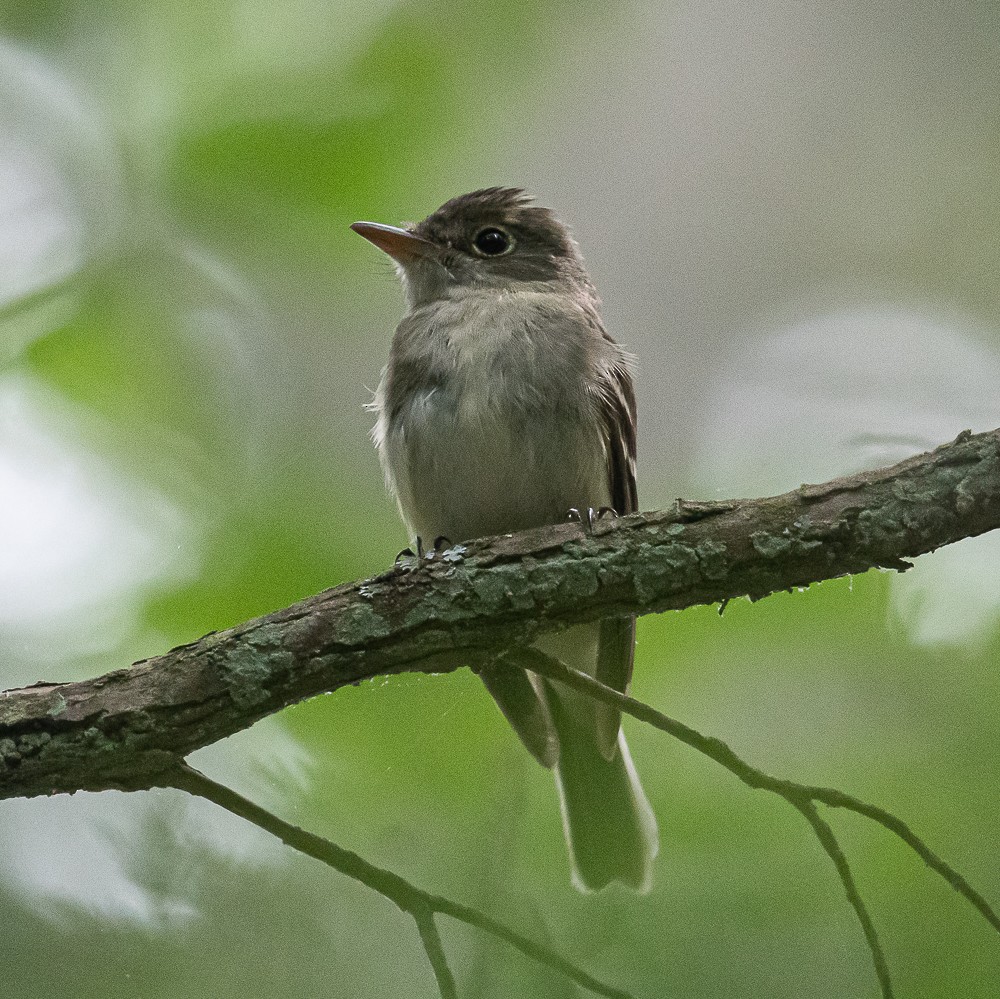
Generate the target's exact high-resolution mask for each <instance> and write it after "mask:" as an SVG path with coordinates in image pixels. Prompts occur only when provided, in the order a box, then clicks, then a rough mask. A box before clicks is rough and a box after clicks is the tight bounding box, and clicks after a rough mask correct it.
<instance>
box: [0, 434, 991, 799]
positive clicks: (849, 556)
mask: <svg viewBox="0 0 1000 999" xmlns="http://www.w3.org/2000/svg"><path fill="white" fill-rule="evenodd" d="M998 526H1000V430H995V431H991V432H989V433H985V434H978V435H972V434H970V433H969V432H968V431H966V432H964V433H962V434H960V435H959V437H958V438H957V439H956V440H955V441H954V442H953V443H951V444H947V445H944V446H942V447H940V448H938V449H937V450H935V451H933V452H929V453H928V454H924V455H919V456H917V457H914V458H910V459H908V460H907V461H904V462H901V463H900V464H898V465H895V466H893V467H892V468H887V469H880V470H877V471H873V472H863V473H861V474H859V475H854V476H850V477H847V478H841V479H834V480H833V481H831V482H828V483H826V484H824V485H820V486H801V487H800V488H799V489H796V490H794V491H793V492H789V493H785V494H783V495H781V496H775V497H770V498H766V499H758V500H734V501H730V502H724V503H689V502H684V501H680V500H678V501H677V503H676V504H675V506H674V508H673V509H671V510H669V511H665V512H660V513H647V514H634V515H630V516H628V517H623V518H621V519H620V520H618V521H611V522H607V521H602V522H599V523H598V525H597V527H596V529H595V531H594V533H593V534H592V535H587V534H585V533H584V531H583V528H582V526H581V525H580V524H572V523H567V524H559V525H555V526H552V527H546V528H539V529H537V530H532V531H525V532H522V533H520V534H514V535H504V536H501V537H497V538H486V539H483V540H480V541H475V542H471V543H470V544H468V545H456V546H454V547H453V548H451V549H449V550H448V551H445V552H442V553H437V554H436V555H434V557H432V558H428V559H427V560H425V561H422V562H420V563H419V564H417V565H416V566H415V567H414V566H412V565H410V566H396V567H394V568H393V569H391V570H390V571H389V572H387V573H385V574H383V575H381V576H378V577H376V578H374V579H369V580H365V581H360V582H353V583H348V584H345V585H343V586H339V587H336V588H335V589H332V590H327V591H326V592H324V593H321V594H319V595H318V596H315V597H311V598H309V599H308V600H303V601H302V602H300V603H297V604H294V605H293V606H291V607H288V608H286V609H284V610H281V611H278V612H276V613H274V614H269V615H267V616H266V617H262V618H258V619H256V620H253V621H248V622H246V623H244V624H241V625H238V626H237V627H235V628H230V629H228V630H227V631H223V632H219V633H213V634H210V635H206V636H205V637H204V638H201V639H199V640H198V641H197V642H194V643H192V644H190V645H185V646H181V647H180V648H177V649H173V650H171V651H170V652H168V653H166V654H165V655H162V656H158V657H156V658H154V659H148V660H143V661H141V662H139V663H136V664H135V665H134V666H133V667H131V668H130V669H125V670H116V671H114V672H111V673H107V674H105V675H104V676H101V677H97V678H95V679H93V680H85V681H81V682H74V683H61V684H52V683H41V684H35V685H33V686H31V687H25V688H21V689H17V690H10V691H6V692H4V693H3V694H0V798H7V797H18V796H31V795H38V794H52V793H58V792H73V791H76V790H93V791H96V790H103V789H106V788H119V789H122V790H137V789H141V788H147V787H151V786H156V785H157V784H159V783H164V782H165V775H167V774H169V773H170V771H171V770H172V769H173V768H174V767H175V766H176V762H177V760H178V759H180V758H183V757H184V756H186V755H188V754H189V753H191V752H192V751H194V750H195V749H198V748H200V747H202V746H205V745H208V744H210V743H212V742H215V741H217V740H219V739H221V738H224V737H225V736H228V735H231V734H232V733H234V732H236V731H239V730H240V729H243V728H247V727H249V726H250V725H252V724H253V723H254V722H255V721H257V720H258V719H260V718H262V717H264V716H265V715H268V714H271V713H273V712H275V711H279V710H280V709H281V708H283V707H285V706H287V705H289V704H293V703H296V702H298V701H301V700H304V699H306V698H309V697H313V696H315V695H317V694H319V693H323V692H326V691H330V690H335V689H337V688H338V687H341V686H344V685H345V684H349V683H358V682H359V681H361V680H364V679H367V678H370V677H373V676H378V675H381V674H389V673H397V672H403V671H425V672H446V671H450V670H453V669H456V668H458V667H459V666H462V665H472V666H474V667H475V666H479V665H482V664H483V663H484V662H487V661H489V660H490V659H493V658H495V656H496V655H498V654H499V653H500V652H502V651H503V650H504V649H505V648H508V647H510V646H512V645H522V646H523V645H527V644H529V643H530V642H531V641H533V640H534V638H535V637H536V636H537V634H538V633H539V632H540V631H544V630H547V629H551V628H561V627H565V626H566V625H569V624H572V623H575V622H579V621H586V620H593V619H596V618H599V617H601V616H604V615H608V614H629V613H638V614H646V613H651V612H656V611H663V610H667V609H679V608H683V607H689V606H692V605H694V604H701V603H713V602H715V601H726V600H728V599H731V598H733V597H737V596H742V595H749V596H750V597H751V598H754V599H757V598H760V597H763V596H765V595H767V594H768V593H771V592H774V591H776V590H783V589H788V588H790V587H794V586H804V585H807V584H809V583H811V582H814V581H817V580H821V579H830V578H833V577H836V576H842V575H845V574H849V573H859V572H864V571H865V570H867V569H870V568H872V567H875V566H880V567H886V568H893V569H899V570H902V569H905V568H908V563H906V562H905V561H904V560H905V559H907V558H912V557H914V556H916V555H920V554H922V553H924V552H928V551H932V550H933V549H935V548H938V547H940V546H942V545H946V544H949V543H951V542H954V541H958V540H960V539H962V538H966V537H972V536H975V535H978V534H982V533H984V532H985V531H988V530H992V529H993V528H996V527H998Z"/></svg>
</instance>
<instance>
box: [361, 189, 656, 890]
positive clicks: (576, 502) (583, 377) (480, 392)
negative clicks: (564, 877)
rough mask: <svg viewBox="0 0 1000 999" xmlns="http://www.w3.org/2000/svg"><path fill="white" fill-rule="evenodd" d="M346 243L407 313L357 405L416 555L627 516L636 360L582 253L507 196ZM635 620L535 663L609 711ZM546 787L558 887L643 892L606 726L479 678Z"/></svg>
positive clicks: (636, 806) (516, 681) (543, 690)
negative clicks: (600, 689) (558, 669)
mask: <svg viewBox="0 0 1000 999" xmlns="http://www.w3.org/2000/svg"><path fill="white" fill-rule="evenodd" d="M351 228H352V229H353V230H354V231H355V232H357V233H358V234H359V235H361V236H363V237H364V238H365V239H367V240H369V241H370V242H371V243H373V244H374V245H375V246H376V247H378V248H379V249H380V250H382V251H384V252H385V253H386V254H388V255H389V256H390V257H391V258H392V260H393V261H394V263H395V266H396V270H397V272H398V275H399V277H400V278H401V279H402V284H403V287H404V292H405V299H406V312H405V315H404V316H403V318H402V320H401V322H400V323H399V325H398V326H397V328H396V331H395V334H394V336H393V338H392V344H391V347H390V350H389V358H388V363H387V365H386V367H385V369H384V370H383V372H382V377H381V381H380V383H379V386H378V389H377V390H376V392H375V394H374V399H373V401H372V403H371V404H370V409H371V410H372V411H373V412H374V413H375V414H376V423H375V427H374V429H373V431H372V437H373V440H374V442H375V445H376V447H377V449H378V453H379V456H380V459H381V464H382V467H383V470H384V473H385V478H386V483H387V486H388V488H389V491H390V492H391V494H392V495H393V496H394V497H395V499H396V502H397V505H398V508H399V512H400V515H401V517H402V519H403V522H404V524H405V525H406V527H407V529H408V531H409V533H410V537H411V540H413V541H415V543H416V550H417V553H418V554H420V553H421V551H422V550H423V546H425V545H431V544H433V543H434V542H435V541H436V540H445V541H446V542H447V543H449V544H454V543H458V542H462V541H466V540H470V539H473V538H479V537H483V536H487V535H495V534H503V533H508V532H514V531H519V530H523V529H527V528H532V527H538V526H542V525H546V524H553V523H557V522H560V521H564V520H565V519H566V517H567V515H568V514H569V512H570V511H583V512H584V519H585V520H586V519H589V518H592V517H593V511H595V510H597V511H602V510H609V511H612V512H613V513H617V514H628V513H632V512H634V511H636V510H637V509H638V506H637V502H638V501H637V492H636V400H635V392H634V388H633V379H632V371H633V366H634V359H633V358H632V356H631V355H630V354H629V353H628V352H627V351H626V350H625V349H624V348H623V347H622V346H621V345H620V344H619V343H618V342H617V341H615V340H614V339H613V338H612V337H611V335H610V334H609V333H608V332H607V330H606V329H605V327H604V323H603V321H602V319H601V314H600V299H599V298H598V295H597V292H596V290H595V288H594V285H593V282H592V281H591V279H590V276H589V274H588V272H587V268H586V266H585V264H584V260H583V257H582V255H581V253H580V249H579V247H578V245H577V243H576V242H575V240H574V239H573V237H572V235H571V234H570V231H569V229H568V228H567V226H565V225H564V224H563V223H562V222H561V221H559V219H558V218H557V217H556V216H555V214H554V213H553V212H552V211H551V210H550V209H548V208H544V207H540V206H538V205H536V204H535V202H534V199H533V198H532V197H531V196H529V195H528V194H527V193H525V191H524V190H523V189H521V188H517V187H488V188H484V189H481V190H477V191H473V192H471V193H469V194H463V195H460V196H458V197H455V198H452V199H451V200H449V201H447V202H446V203H445V204H443V205H442V206H441V207H440V208H438V209H437V210H436V211H434V212H433V213H432V214H430V215H428V216H427V218H425V219H424V220H423V221H422V222H419V223H417V224H413V223H408V224H406V225H403V226H392V225H384V224H381V223H375V222H355V223H354V224H353V225H352V226H351ZM634 646H635V619H634V617H626V618H620V617H619V618H607V619H605V620H602V621H600V622H596V623H587V624H582V625H574V626H571V627H569V628H567V629H565V630H563V631H561V632H552V633H546V634H543V635H542V636H541V637H540V638H539V639H538V640H537V642H536V643H535V647H536V648H537V649H538V650H539V651H541V652H542V653H544V654H545V655H548V656H552V657H554V658H556V659H559V660H560V661H562V662H565V663H566V664H567V665H570V666H573V667H575V668H577V669H580V670H583V671H584V672H586V673H588V674H590V675H592V676H595V677H596V678H597V679H598V680H600V681H602V682H603V683H605V684H608V685H609V686H611V687H614V688H615V689H616V690H619V691H621V692H623V693H625V692H627V690H628V687H629V683H630V681H631V676H632V666H633V655H634ZM480 676H481V677H482V679H483V681H484V683H485V685H486V688H487V690H488V691H489V693H490V694H491V695H492V697H493V698H494V700H495V701H496V703H497V705H498V706H499V707H500V710H501V711H502V712H503V714H504V715H505V716H506V718H507V720H508V721H509V723H510V724H511V726H512V728H513V729H514V731H515V732H516V733H517V735H518V736H519V737H520V739H521V741H522V742H523V743H524V745H525V747H526V748H527V749H528V751H529V752H530V753H531V755H532V756H534V758H535V759H536V760H538V762H539V763H541V764H542V765H543V766H545V767H547V768H550V769H552V770H553V771H554V773H555V778H556V785H557V788H558V792H559V801H560V807H561V813H562V820H563V828H564V831H565V834H566V840H567V844H568V848H569V856H570V865H571V880H572V883H573V884H574V885H575V886H576V887H577V888H578V889H580V890H581V891H583V892H586V893H590V892H596V891H600V890H601V889H603V888H605V887H606V886H607V885H609V884H611V883H612V882H618V883H621V884H623V885H626V886H628V887H630V888H632V889H634V890H636V891H639V892H646V891H648V890H649V888H650V885H651V879H652V865H653V859H654V858H655V856H656V854H657V851H658V848H659V837H658V831H657V824H656V819H655V816H654V814H653V810H652V808H651V806H650V804H649V800H648V798H647V796H646V794H645V792H644V790H643V788H642V785H641V783H640V780H639V777H638V774H637V772H636V769H635V766H634V764H633V762H632V758H631V754H630V752H629V748H628V744H627V743H626V741H625V736H624V733H623V732H622V731H621V718H620V712H619V711H618V710H617V709H615V708H613V707H611V706H608V705H605V704H602V703H599V702H596V701H594V700H593V699H592V698H588V697H586V696H585V695H583V694H581V693H579V692H576V691H572V690H570V689H568V688H567V687H566V686H564V685H562V684H560V683H558V682H556V681H551V680H547V679H544V678H542V677H540V676H538V675H537V674H535V673H532V672H531V671H530V670H527V669H525V668H522V666H520V665H518V660H517V652H516V650H515V651H513V652H512V653H510V654H509V655H508V656H506V657H504V658H503V659H502V660H501V661H500V662H499V663H497V664H496V665H495V666H493V667H491V668H485V669H483V670H482V671H481V672H480Z"/></svg>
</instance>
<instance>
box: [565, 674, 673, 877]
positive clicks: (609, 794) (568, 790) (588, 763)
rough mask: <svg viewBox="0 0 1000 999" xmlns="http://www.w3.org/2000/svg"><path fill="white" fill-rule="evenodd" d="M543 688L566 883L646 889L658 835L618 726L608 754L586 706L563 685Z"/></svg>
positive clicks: (650, 809)
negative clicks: (566, 854) (554, 740)
mask: <svg viewBox="0 0 1000 999" xmlns="http://www.w3.org/2000/svg"><path fill="white" fill-rule="evenodd" d="M546 687H547V688H548V698H547V700H548V703H549V708H550V711H551V713H552V720H553V722H554V724H555V728H556V731H557V732H558V735H559V762H558V763H557V764H556V770H555V773H556V785H557V787H558V788H559V800H560V804H561V807H562V817H563V827H564V829H565V831H566V841H567V842H568V843H569V849H570V855H571V859H572V863H573V883H574V885H576V887H577V888H579V889H580V890H581V891H586V892H594V891H600V890H601V889H602V888H604V887H605V886H606V885H608V884H610V883H611V882H612V881H620V882H622V883H623V884H626V885H629V886H630V887H632V888H634V889H635V890H636V891H639V892H646V891H648V890H649V887H650V884H651V881H652V867H653V859H654V857H655V856H656V854H657V851H658V849H659V837H658V833H657V828H656V817H655V816H654V815H653V809H652V807H651V806H650V804H649V800H648V799H647V798H646V794H645V792H644V791H643V789H642V785H641V784H640V783H639V776H638V774H637V773H636V771H635V766H634V765H633V763H632V757H631V755H630V754H629V750H628V745H627V743H626V742H625V735H624V733H623V732H621V731H619V733H618V751H617V752H616V753H615V754H614V756H613V757H612V759H610V760H609V759H607V758H606V757H605V755H604V754H603V753H602V752H601V749H600V747H599V740H598V739H597V737H596V732H595V725H594V717H593V714H594V712H593V704H592V703H588V699H586V698H581V697H580V695H578V694H575V693H573V692H572V691H569V690H567V689H566V688H565V687H562V686H559V685H556V684H552V683H547V684H546Z"/></svg>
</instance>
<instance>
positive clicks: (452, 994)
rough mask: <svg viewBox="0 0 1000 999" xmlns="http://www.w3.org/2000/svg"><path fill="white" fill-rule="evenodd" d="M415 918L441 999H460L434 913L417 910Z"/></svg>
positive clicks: (428, 910) (427, 910) (426, 910)
mask: <svg viewBox="0 0 1000 999" xmlns="http://www.w3.org/2000/svg"><path fill="white" fill-rule="evenodd" d="M413 918H414V920H416V923H417V929H418V930H419V931H420V939H421V941H422V942H423V945H424V950H425V951H426V952H427V958H428V960H429V961H430V962H431V967H432V968H433V969H434V977H435V979H437V984H438V991H439V992H440V993H441V999H458V992H457V991H456V989H455V977H454V975H452V973H451V968H449V967H448V959H447V958H446V957H445V953H444V944H442V943H441V934H440V933H439V932H438V928H437V925H436V924H435V922H434V913H433V912H432V911H431V910H430V909H417V910H416V911H415V912H414V913H413Z"/></svg>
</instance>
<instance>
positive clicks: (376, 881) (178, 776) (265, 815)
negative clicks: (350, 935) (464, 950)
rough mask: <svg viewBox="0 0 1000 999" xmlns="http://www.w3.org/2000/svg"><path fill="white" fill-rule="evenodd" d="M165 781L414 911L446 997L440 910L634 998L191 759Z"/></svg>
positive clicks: (594, 984) (598, 987)
mask: <svg viewBox="0 0 1000 999" xmlns="http://www.w3.org/2000/svg"><path fill="white" fill-rule="evenodd" d="M164 783H165V784H167V785H169V786H170V787H175V788H177V789H179V790H182V791H187V792H188V794H193V795H196V796H197V797H199V798H204V799H205V800H206V801H211V802H213V803H214V804H216V805H218V806H219V807H220V808H224V809H225V810H226V811H227V812H231V813H232V814H233V815H238V816H239V817H240V818H242V819H245V820H246V821H247V822H251V823H253V825H255V826H257V827H258V828H259V829H263V830H264V831H265V832H268V833H270V834H271V835H272V836H276V837H277V838H278V839H280V840H281V842H282V843H284V844H286V845H287V846H290V847H291V848H292V849H293V850H298V851H299V852H300V853H304V854H305V855H306V856H308V857H313V858H314V859H315V860H319V861H321V862H322V863H324V864H326V865H327V866H328V867H331V868H333V870H335V871H339V872H340V873H341V874H345V875H346V876H347V877H349V878H353V879H354V880H355V881H357V882H359V883H360V884H363V885H365V886H366V887H368V888H371V889H372V890H373V891H376V892H378V893H379V894H380V895H382V896H383V897H384V898H387V899H388V900H389V901H390V902H392V903H393V904H394V905H396V906H397V907H398V908H399V909H400V910H401V911H403V912H405V913H408V914H409V915H411V916H412V917H413V919H414V921H415V922H416V924H417V930H418V932H419V933H420V939H421V942H422V943H423V945H424V950H425V951H426V953H427V957H428V960H429V961H430V963H431V967H432V969H433V971H434V977H435V979H436V981H437V983H438V990H439V991H440V993H441V996H442V999H449V997H451V996H454V995H455V982H454V979H453V977H452V974H451V969H450V968H449V967H448V962H447V959H446V957H445V953H444V946H443V944H442V942H441V936H440V934H439V933H438V930H437V926H436V925H435V923H434V916H435V915H436V914H437V915H442V916H450V917H451V918H452V919H454V920H456V921H457V922H460V923H465V924H466V925H468V926H474V927H476V928H477V929H480V930H483V931H484V932H486V933H489V934H490V935H491V936H493V937H496V938H497V939H498V940H503V941H504V942H505V943H507V944H509V945H510V946H511V947H513V948H514V949H515V950H518V951H520V952H521V953H522V954H524V955H525V956H526V957H529V958H531V959H532V960H533V961H537V962H538V963H539V964H542V965H545V966H546V967H548V968H552V969H553V970H555V971H557V972H559V973H560V974H561V975H565V976H566V977H567V978H568V979H569V980H570V981H572V982H575V983H576V984H577V985H580V986H581V987H582V988H585V989H587V990H589V991H590V992H593V993H594V994H595V995H599V996H605V997H606V999H632V996H631V994H630V993H628V992H626V991H625V990H624V989H619V988H616V987H615V986H613V985H608V984H606V983H605V982H602V981H600V980H599V979H597V978H594V977H593V975H589V974H587V972H585V971H583V970H582V969H581V968H578V967H577V966H576V965H575V964H572V963H571V962H570V961H567V960H566V959H565V958H564V957H561V956H560V955H559V954H557V953H556V952H555V951H554V950H552V949H551V948H549V947H545V946H543V945H542V944H539V943H536V942H535V941H534V940H531V939H529V938H528V937H526V936H523V935H522V934H520V933H518V932H516V931H515V930H512V929H510V928H509V927H507V926H504V924H503V923H500V922H498V921H497V920H495V919H492V918H491V917H490V916H487V915H486V913H484V912H480V911H479V910H478V909H473V908H472V907H471V906H468V905H462V904H461V903H460V902H453V901H451V899H447V898H444V897H443V896H441V895H432V894H431V893H430V892H426V891H424V890H423V889H421V888H417V887H416V885H413V884H411V883H410V882H409V881H407V880H405V878H401V877H400V876H399V875H398V874H394V873H393V872H392V871H387V870H385V868H382V867H376V866H375V865H374V864H372V863H369V862H368V861H367V860H365V859H363V858H362V857H359V856H358V855H357V854H356V853H353V852H352V851H350V850H345V849H344V848H343V847H342V846H338V845H337V844H336V843H333V842H331V841H330V840H328V839H324V838H323V837H322V836H317V835H315V833H311V832H306V830H304V829H300V828H299V827H298V826H293V825H292V824H291V823H289V822H285V821H284V820H283V819H280V818H278V816H277V815H274V814H272V813H271V812H269V811H267V809H265V808H261V807H260V805H256V804H254V802H252V801H250V800H249V798H244V797H243V795H241V794H238V793H237V792H236V791H233V790H232V789H231V788H228V787H226V786H225V785H224V784H219V783H218V782H217V781H214V780H212V779H211V778H210V777H206V776H205V775H204V774H203V773H201V772H200V771H198V770H195V769H194V768H193V767H190V766H188V765H187V764H186V763H183V764H180V765H179V766H177V767H176V768H175V769H174V771H173V773H172V774H170V775H169V779H167V780H165V781H164Z"/></svg>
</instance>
